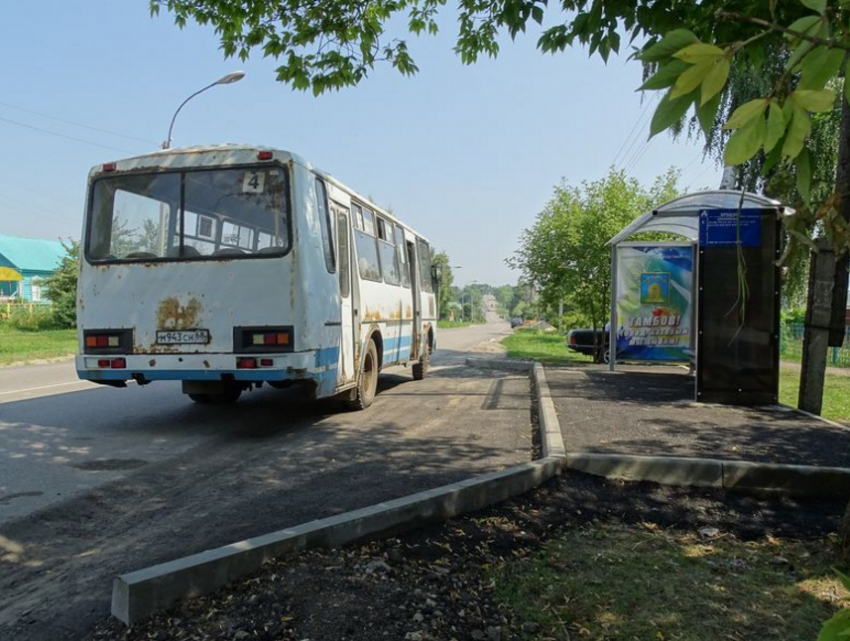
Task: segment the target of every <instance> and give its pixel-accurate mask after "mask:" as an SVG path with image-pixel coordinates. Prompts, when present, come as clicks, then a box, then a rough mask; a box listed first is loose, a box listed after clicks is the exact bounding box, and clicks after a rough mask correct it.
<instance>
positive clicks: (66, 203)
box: [0, 182, 78, 207]
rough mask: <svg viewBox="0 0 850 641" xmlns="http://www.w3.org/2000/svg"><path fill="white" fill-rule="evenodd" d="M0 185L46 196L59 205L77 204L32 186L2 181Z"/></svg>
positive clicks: (41, 196) (40, 196)
mask: <svg viewBox="0 0 850 641" xmlns="http://www.w3.org/2000/svg"><path fill="white" fill-rule="evenodd" d="M0 186H2V187H3V189H4V190H8V189H19V190H21V191H25V192H27V193H30V194H33V195H34V196H38V197H39V198H47V199H49V200H52V201H53V202H56V203H59V204H60V205H64V206H66V207H77V206H78V204H72V203H71V202H70V201H68V200H65V199H63V198H57V197H56V196H54V195H53V194H49V193H46V192H42V191H38V190H36V189H32V188H30V187H26V186H24V185H17V184H14V183H5V182H3V183H0Z"/></svg>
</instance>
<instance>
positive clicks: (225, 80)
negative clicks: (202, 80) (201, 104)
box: [162, 71, 245, 149]
mask: <svg viewBox="0 0 850 641" xmlns="http://www.w3.org/2000/svg"><path fill="white" fill-rule="evenodd" d="M244 77H245V72H244V71H234V72H233V73H229V74H227V75H226V76H222V77H221V78H219V79H218V80H216V81H215V82H214V83H212V84H209V85H207V86H206V87H204V88H203V89H198V91H196V92H195V93H193V94H192V95H191V96H189V97H188V98H186V100H184V101H183V102H181V103H180V106H179V107H177V111H175V112H174V116H173V117H172V118H171V124H170V125H169V126H168V138H166V139H165V140H164V141H163V142H162V148H163V149H171V140H172V138H171V130H172V129H174V121H175V120H177V114H179V113H180V110H181V109H182V108H183V105H185V104H186V103H187V102H189V101H190V100H191V99H192V98H194V97H195V96H197V95H198V94H199V93H203V92H204V91H206V90H207V89H212V88H213V87H215V86H216V85H230V84H233V83H234V82H239V81H240V80H242V78H244Z"/></svg>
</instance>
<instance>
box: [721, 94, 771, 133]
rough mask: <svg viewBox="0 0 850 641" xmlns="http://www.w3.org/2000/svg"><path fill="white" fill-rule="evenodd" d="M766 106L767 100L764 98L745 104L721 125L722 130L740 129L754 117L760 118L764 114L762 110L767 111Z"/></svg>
mask: <svg viewBox="0 0 850 641" xmlns="http://www.w3.org/2000/svg"><path fill="white" fill-rule="evenodd" d="M767 104H768V103H767V100H765V99H764V98H757V99H755V100H750V101H749V102H745V103H744V104H743V105H741V106H740V107H738V108H737V109H736V110H735V111H734V112H733V113H732V116H731V117H730V118H729V120H728V121H727V122H726V124H725V125H723V128H724V129H740V128H741V127H743V126H744V125H746V124H747V123H748V122H750V121H751V120H752V119H753V118H755V117H756V116H761V115H762V114H763V113H764V110H765V109H767Z"/></svg>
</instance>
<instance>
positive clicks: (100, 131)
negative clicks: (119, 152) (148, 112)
mask: <svg viewBox="0 0 850 641" xmlns="http://www.w3.org/2000/svg"><path fill="white" fill-rule="evenodd" d="M0 106H2V107H8V108H9V109H16V110H17V111H23V112H24V113H28V114H32V115H34V116H40V117H42V118H48V119H49V120H55V121H56V122H63V123H65V124H66V125H73V126H75V127H82V128H83V129H90V130H91V131H97V132H99V133H102V134H108V135H110V136H117V137H119V138H126V139H127V140H135V141H136V142H143V143H147V144H150V145H159V143H158V142H155V141H153V140H147V139H145V138H137V137H136V136H128V135H127V134H119V133H118V132H116V131H109V130H108V129H100V128H99V127H92V126H91V125H84V124H83V123H81V122H74V121H73V120H65V119H64V118H57V117H56V116H51V115H48V114H45V113H41V112H40V111H33V110H32V109H25V108H24V107H18V106H17V105H10V104H9V103H8V102H2V101H0Z"/></svg>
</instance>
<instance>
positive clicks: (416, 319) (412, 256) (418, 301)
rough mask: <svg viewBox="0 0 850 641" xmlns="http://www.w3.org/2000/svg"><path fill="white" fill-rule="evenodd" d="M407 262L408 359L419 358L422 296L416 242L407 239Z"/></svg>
mask: <svg viewBox="0 0 850 641" xmlns="http://www.w3.org/2000/svg"><path fill="white" fill-rule="evenodd" d="M407 264H408V265H409V266H410V293H411V294H412V295H413V333H412V336H411V343H410V360H411V361H418V360H419V341H420V337H421V336H422V296H421V292H420V284H419V282H420V281H419V261H418V260H417V259H416V244H415V243H413V242H411V241H407Z"/></svg>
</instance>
